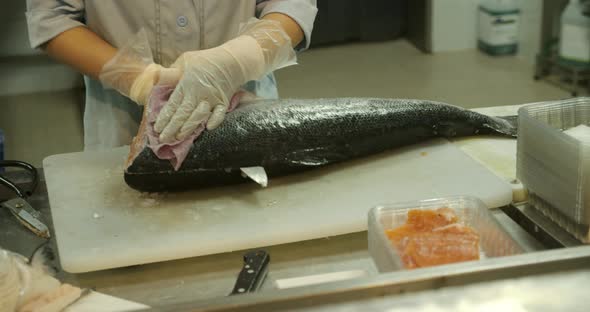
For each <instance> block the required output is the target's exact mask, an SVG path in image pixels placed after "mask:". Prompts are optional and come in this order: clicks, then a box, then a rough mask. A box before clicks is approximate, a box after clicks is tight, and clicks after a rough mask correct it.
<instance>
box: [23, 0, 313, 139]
mask: <svg viewBox="0 0 590 312" xmlns="http://www.w3.org/2000/svg"><path fill="white" fill-rule="evenodd" d="M273 12H279V13H283V14H286V15H288V16H290V17H291V18H293V19H294V20H295V21H296V22H297V23H298V24H299V25H300V26H301V28H302V29H303V32H304V34H305V39H304V42H302V43H301V44H300V45H299V46H298V47H297V50H299V51H301V50H304V49H306V48H307V47H308V46H309V42H310V38H311V31H312V28H313V22H314V19H315V15H316V12H317V8H316V1H315V0H270V1H260V0H27V12H26V16H27V22H28V28H29V39H30V42H31V46H32V47H33V48H38V47H39V46H41V45H42V44H44V43H46V42H47V41H49V40H51V39H52V38H54V37H55V36H57V35H58V34H60V33H62V32H64V31H66V30H68V29H71V28H74V27H78V26H86V27H88V28H89V29H91V30H92V31H94V32H95V33H97V34H98V35H99V36H100V37H102V38H103V39H104V40H106V41H107V42H109V43H110V44H112V45H113V46H115V47H120V46H123V45H124V44H125V43H126V42H127V41H128V40H129V38H132V37H133V36H134V35H135V34H136V33H137V32H138V31H139V30H140V29H141V28H144V29H145V30H146V32H147V34H148V40H149V42H150V47H151V48H152V53H153V55H154V61H155V62H156V63H159V64H162V65H163V66H170V64H172V63H173V62H174V61H175V60H176V58H178V56H180V55H181V54H182V53H183V52H185V51H193V50H201V49H207V48H212V47H215V46H218V45H220V44H222V43H224V42H226V41H228V40H230V39H232V38H234V37H235V36H236V35H237V32H238V28H239V25H240V23H242V22H245V21H246V20H247V19H248V18H250V17H253V16H256V17H259V18H260V17H262V16H264V15H266V14H268V13H273ZM84 78H85V79H84V80H85V83H86V105H85V111H84V147H85V150H98V149H105V148H111V147H116V146H122V145H127V144H129V143H130V142H131V140H132V138H133V136H134V135H135V134H136V133H137V130H138V125H139V122H140V120H141V113H142V107H140V106H138V105H137V104H135V103H133V102H132V101H131V100H129V99H128V98H126V97H124V96H122V95H121V94H119V93H118V92H116V91H114V90H106V89H104V88H103V86H102V84H101V83H100V82H99V81H96V80H94V79H91V78H89V77H84ZM244 87H245V88H246V89H248V90H249V91H251V92H254V93H256V94H257V95H258V96H261V97H266V98H277V97H278V92H277V89H276V83H275V79H274V76H273V75H272V74H270V75H268V76H266V77H264V78H263V79H261V80H259V81H251V82H248V83H247V84H246V85H245V86H244Z"/></svg>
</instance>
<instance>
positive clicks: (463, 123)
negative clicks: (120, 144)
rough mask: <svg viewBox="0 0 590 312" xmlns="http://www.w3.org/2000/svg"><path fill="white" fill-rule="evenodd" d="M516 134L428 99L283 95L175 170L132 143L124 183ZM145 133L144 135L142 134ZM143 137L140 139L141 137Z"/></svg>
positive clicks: (172, 182) (296, 167)
mask: <svg viewBox="0 0 590 312" xmlns="http://www.w3.org/2000/svg"><path fill="white" fill-rule="evenodd" d="M478 134H497V135H504V136H515V135H516V127H515V125H513V124H512V123H511V122H509V121H507V120H505V119H502V118H497V117H490V116H486V115H482V114H479V113H475V112H472V111H469V110H465V109H462V108H459V107H456V106H452V105H448V104H444V103H440V102H434V101H425V100H412V99H380V98H330V99H280V100H260V101H255V102H250V103H245V104H242V105H241V106H240V107H239V108H238V109H236V110H235V111H233V112H232V113H229V114H228V115H227V117H226V119H225V121H224V122H223V123H222V125H221V126H220V127H219V128H217V129H216V130H214V131H205V132H204V133H203V134H201V136H200V137H199V138H198V139H197V140H195V142H194V143H193V145H192V147H191V149H190V151H189V154H188V156H187V158H186V159H185V160H184V163H183V164H182V166H181V167H180V168H179V170H178V171H175V170H174V169H173V167H172V165H171V164H170V162H169V161H166V160H161V159H158V158H157V156H156V155H155V154H154V153H153V152H152V150H151V149H150V148H148V147H146V146H145V144H143V143H142V144H138V145H136V146H135V147H133V146H132V151H131V154H130V157H129V159H128V163H127V169H126V170H125V181H126V182H127V184H128V185H129V186H131V187H132V188H135V189H137V190H140V191H148V192H159V191H180V190H187V189H194V188H203V187H211V186H219V185H226V184H235V183H240V182H245V181H248V180H247V179H245V178H244V177H243V176H242V174H241V171H240V168H244V167H257V166H260V167H263V168H264V169H265V170H266V172H267V175H268V176H269V177H271V178H272V177H275V176H282V175H287V174H291V173H296V172H300V171H305V170H308V169H312V168H316V167H319V166H324V165H329V164H333V163H338V162H342V161H346V160H349V159H354V158H358V157H363V156H369V155H372V154H376V153H379V152H383V151H385V150H389V149H392V148H396V147H401V146H406V145H409V144H413V143H418V142H422V141H425V140H428V139H431V138H435V137H446V138H450V137H457V136H469V135H478ZM142 136H145V133H141V130H140V133H139V134H138V137H139V139H140V140H141V142H145V140H144V139H142V138H141V137H142ZM136 140H137V138H136Z"/></svg>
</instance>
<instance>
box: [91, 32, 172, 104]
mask: <svg viewBox="0 0 590 312" xmlns="http://www.w3.org/2000/svg"><path fill="white" fill-rule="evenodd" d="M99 79H100V81H101V82H102V84H103V85H105V86H106V87H110V88H113V89H115V90H117V91H119V93H121V94H123V95H125V96H127V97H128V98H130V99H131V100H132V101H134V102H135V103H137V104H139V105H145V104H146V103H147V99H148V97H149V95H150V92H151V90H152V88H153V87H154V86H155V85H156V84H171V85H174V84H176V83H177V82H178V80H179V79H180V71H179V70H178V69H169V68H165V67H162V66H161V65H159V64H156V63H154V61H153V57H152V52H151V49H150V46H149V42H148V39H147V35H146V33H145V31H144V30H143V29H142V30H140V31H139V32H138V34H137V35H136V36H135V37H134V38H132V40H130V41H129V42H128V43H127V45H125V46H124V47H122V48H120V49H119V50H118V51H117V54H116V55H115V56H114V57H113V58H111V59H110V60H109V61H108V62H107V63H106V64H105V65H104V66H103V67H102V70H101V72H100V77H99Z"/></svg>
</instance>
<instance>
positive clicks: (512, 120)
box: [487, 115, 518, 138]
mask: <svg viewBox="0 0 590 312" xmlns="http://www.w3.org/2000/svg"><path fill="white" fill-rule="evenodd" d="M493 119H494V121H496V122H494V123H492V124H490V125H487V126H488V127H489V128H490V129H491V130H493V131H496V132H498V133H501V134H505V135H507V136H511V137H514V138H515V137H516V136H517V134H518V116H517V115H513V116H496V117H493Z"/></svg>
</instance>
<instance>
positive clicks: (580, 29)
mask: <svg viewBox="0 0 590 312" xmlns="http://www.w3.org/2000/svg"><path fill="white" fill-rule="evenodd" d="M586 6H587V4H585V3H584V2H583V1H580V0H570V1H569V3H568V5H567V7H566V8H565V10H564V11H563V13H562V15H561V28H560V40H559V60H560V62H561V63H562V64H566V65H571V66H576V67H583V68H586V67H590V16H586V15H584V10H585V8H586Z"/></svg>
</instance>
